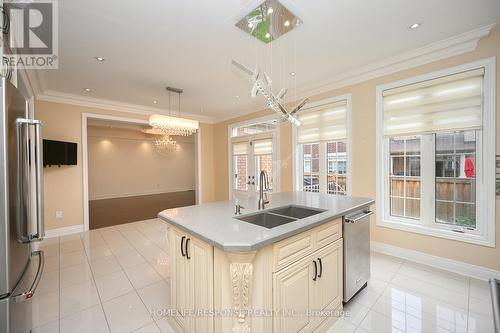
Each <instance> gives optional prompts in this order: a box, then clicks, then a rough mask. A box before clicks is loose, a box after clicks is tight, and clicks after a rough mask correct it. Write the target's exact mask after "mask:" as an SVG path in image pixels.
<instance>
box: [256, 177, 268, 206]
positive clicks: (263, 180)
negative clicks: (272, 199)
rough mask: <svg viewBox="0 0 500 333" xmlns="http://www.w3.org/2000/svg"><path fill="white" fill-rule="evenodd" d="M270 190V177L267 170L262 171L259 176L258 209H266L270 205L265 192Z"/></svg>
mask: <svg viewBox="0 0 500 333" xmlns="http://www.w3.org/2000/svg"><path fill="white" fill-rule="evenodd" d="M264 187H265V188H264ZM267 190H269V176H268V175H267V171H266V170H262V171H261V172H260V176H259V207H258V209H265V208H266V204H268V203H269V200H268V199H267V193H265V191H267Z"/></svg>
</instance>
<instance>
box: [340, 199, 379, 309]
mask: <svg viewBox="0 0 500 333" xmlns="http://www.w3.org/2000/svg"><path fill="white" fill-rule="evenodd" d="M369 208H370V207H363V208H362V209H360V210H358V211H356V212H353V213H352V214H349V215H346V216H345V217H344V220H343V223H342V236H343V237H344V303H347V302H349V300H350V299H351V298H352V297H353V296H354V295H356V294H357V293H358V292H359V291H360V290H361V289H363V288H364V287H366V285H367V284H368V279H369V278H370V215H372V214H373V212H372V211H370V209H369Z"/></svg>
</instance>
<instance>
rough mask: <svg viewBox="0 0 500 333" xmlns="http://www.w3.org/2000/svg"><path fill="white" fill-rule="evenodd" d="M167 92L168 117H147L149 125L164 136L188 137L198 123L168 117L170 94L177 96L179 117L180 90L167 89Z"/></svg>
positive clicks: (195, 129) (156, 115)
mask: <svg viewBox="0 0 500 333" xmlns="http://www.w3.org/2000/svg"><path fill="white" fill-rule="evenodd" d="M166 89H167V91H168V109H169V115H168V116H164V115H159V114H154V115H152V116H150V117H149V125H150V126H151V127H153V128H154V129H155V130H157V131H160V132H162V133H163V134H165V135H181V136H188V135H191V134H194V133H196V131H197V130H198V128H199V123H198V121H196V120H192V119H186V118H180V117H173V116H171V115H170V110H171V108H170V93H172V92H173V93H177V94H178V95H179V116H180V115H181V94H182V92H183V90H182V89H178V88H172V87H167V88H166Z"/></svg>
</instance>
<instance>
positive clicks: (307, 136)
mask: <svg viewBox="0 0 500 333" xmlns="http://www.w3.org/2000/svg"><path fill="white" fill-rule="evenodd" d="M298 118H299V120H300V121H301V122H302V125H301V126H299V128H298V138H297V139H298V143H312V142H321V141H336V140H343V139H346V138H347V101H346V100H343V101H339V102H335V103H330V104H326V105H322V106H319V107H316V108H313V109H311V110H306V111H303V112H300V113H299V116H298Z"/></svg>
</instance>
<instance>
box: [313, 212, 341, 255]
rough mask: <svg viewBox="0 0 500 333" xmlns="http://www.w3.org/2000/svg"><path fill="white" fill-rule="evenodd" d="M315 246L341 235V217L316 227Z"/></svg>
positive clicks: (321, 245) (319, 246)
mask: <svg viewBox="0 0 500 333" xmlns="http://www.w3.org/2000/svg"><path fill="white" fill-rule="evenodd" d="M315 230H316V248H317V249H319V248H322V247H324V246H326V245H328V244H330V243H333V242H335V241H336V240H337V239H339V238H341V237H342V219H337V220H334V221H332V222H328V223H325V224H323V225H320V226H319V227H317V228H316V229H315Z"/></svg>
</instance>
